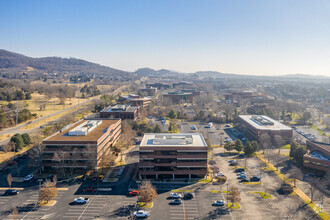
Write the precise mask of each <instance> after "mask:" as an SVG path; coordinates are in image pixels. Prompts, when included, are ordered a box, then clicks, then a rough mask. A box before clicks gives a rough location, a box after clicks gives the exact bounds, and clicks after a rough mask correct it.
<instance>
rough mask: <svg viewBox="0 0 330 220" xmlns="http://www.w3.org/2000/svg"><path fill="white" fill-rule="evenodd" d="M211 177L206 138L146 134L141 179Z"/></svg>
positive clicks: (199, 135)
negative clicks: (208, 173) (208, 170)
mask: <svg viewBox="0 0 330 220" xmlns="http://www.w3.org/2000/svg"><path fill="white" fill-rule="evenodd" d="M206 174H207V144H206V142H205V140H204V138H203V135H201V134H197V133H193V134H170V133H162V134H145V135H144V137H143V139H142V141H141V144H140V153H139V177H140V179H178V178H179V179H182V178H183V179H191V178H204V177H205V175H206Z"/></svg>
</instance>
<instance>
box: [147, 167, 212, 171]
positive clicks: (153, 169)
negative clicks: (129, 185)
mask: <svg viewBox="0 0 330 220" xmlns="http://www.w3.org/2000/svg"><path fill="white" fill-rule="evenodd" d="M140 170H141V171H176V170H178V171H180V170H200V171H205V172H206V171H207V170H206V168H202V167H154V168H147V167H146V168H140Z"/></svg>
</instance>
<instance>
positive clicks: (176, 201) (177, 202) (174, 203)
mask: <svg viewBox="0 0 330 220" xmlns="http://www.w3.org/2000/svg"><path fill="white" fill-rule="evenodd" d="M170 204H171V205H180V204H181V200H179V199H175V200H173V201H171V202H170Z"/></svg>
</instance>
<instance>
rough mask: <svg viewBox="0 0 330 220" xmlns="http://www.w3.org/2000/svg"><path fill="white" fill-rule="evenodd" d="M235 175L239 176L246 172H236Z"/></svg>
mask: <svg viewBox="0 0 330 220" xmlns="http://www.w3.org/2000/svg"><path fill="white" fill-rule="evenodd" d="M236 175H237V176H240V175H246V173H244V172H239V173H237V174H236Z"/></svg>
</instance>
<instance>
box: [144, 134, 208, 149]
mask: <svg viewBox="0 0 330 220" xmlns="http://www.w3.org/2000/svg"><path fill="white" fill-rule="evenodd" d="M171 146H173V147H207V144H206V142H205V140H204V137H203V135H202V134H198V133H182V134H169V133H147V134H144V136H143V139H142V141H141V144H140V147H171Z"/></svg>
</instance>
